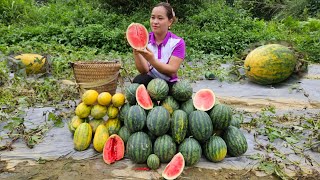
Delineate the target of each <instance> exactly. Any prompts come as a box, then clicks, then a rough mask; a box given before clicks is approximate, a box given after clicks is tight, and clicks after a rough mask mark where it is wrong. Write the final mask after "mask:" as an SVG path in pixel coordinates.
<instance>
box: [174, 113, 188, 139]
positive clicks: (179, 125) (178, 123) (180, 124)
mask: <svg viewBox="0 0 320 180" xmlns="http://www.w3.org/2000/svg"><path fill="white" fill-rule="evenodd" d="M187 130H188V115H187V113H186V112H184V111H182V110H180V109H178V110H175V111H174V112H173V114H172V118H171V136H172V139H173V140H174V141H175V142H176V143H178V144H180V143H181V142H182V141H183V140H184V138H185V137H186V134H187Z"/></svg>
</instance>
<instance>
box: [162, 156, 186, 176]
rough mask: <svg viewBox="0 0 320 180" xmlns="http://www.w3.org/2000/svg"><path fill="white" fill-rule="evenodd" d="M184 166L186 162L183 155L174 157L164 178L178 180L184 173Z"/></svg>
mask: <svg viewBox="0 0 320 180" xmlns="http://www.w3.org/2000/svg"><path fill="white" fill-rule="evenodd" d="M184 165H185V162H184V158H183V155H182V154H181V153H180V152H179V153H177V154H176V155H174V156H173V158H172V159H171V161H170V162H169V163H168V164H167V166H166V167H165V168H164V171H163V172H162V177H164V178H165V179H176V178H177V177H178V176H180V174H181V173H182V171H183V169H184Z"/></svg>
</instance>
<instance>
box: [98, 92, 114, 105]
mask: <svg viewBox="0 0 320 180" xmlns="http://www.w3.org/2000/svg"><path fill="white" fill-rule="evenodd" d="M111 98H112V96H111V94H110V93H109V92H102V93H100V94H99V96H98V103H99V104H100V105H103V106H107V105H109V104H110V102H111Z"/></svg>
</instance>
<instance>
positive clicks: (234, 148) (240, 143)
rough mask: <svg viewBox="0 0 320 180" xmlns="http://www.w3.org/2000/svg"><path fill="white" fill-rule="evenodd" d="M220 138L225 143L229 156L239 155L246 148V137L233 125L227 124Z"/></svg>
mask: <svg viewBox="0 0 320 180" xmlns="http://www.w3.org/2000/svg"><path fill="white" fill-rule="evenodd" d="M222 138H223V139H224V141H225V142H226V144H227V148H228V154H229V155H230V156H235V157H237V156H241V155H242V154H244V153H245V152H246V151H247V149H248V143H247V139H246V137H245V136H244V135H243V133H242V132H241V130H240V129H238V128H236V127H234V126H229V127H228V128H227V129H226V130H225V132H224V133H223V136H222Z"/></svg>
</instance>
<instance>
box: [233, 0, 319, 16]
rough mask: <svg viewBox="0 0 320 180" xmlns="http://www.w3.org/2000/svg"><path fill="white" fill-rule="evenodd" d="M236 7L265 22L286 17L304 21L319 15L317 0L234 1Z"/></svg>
mask: <svg viewBox="0 0 320 180" xmlns="http://www.w3.org/2000/svg"><path fill="white" fill-rule="evenodd" d="M236 6H237V7H239V8H242V9H246V10H248V11H250V12H251V13H252V15H253V16H254V17H258V18H262V19H265V20H271V19H272V18H274V17H276V18H285V17H287V16H293V17H295V18H300V19H306V18H307V17H308V16H311V17H319V15H320V14H319V13H320V1H319V0H236Z"/></svg>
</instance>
